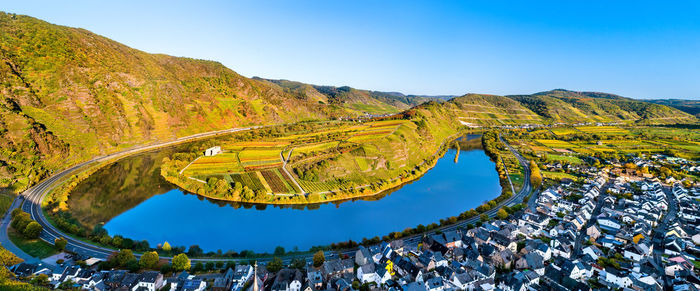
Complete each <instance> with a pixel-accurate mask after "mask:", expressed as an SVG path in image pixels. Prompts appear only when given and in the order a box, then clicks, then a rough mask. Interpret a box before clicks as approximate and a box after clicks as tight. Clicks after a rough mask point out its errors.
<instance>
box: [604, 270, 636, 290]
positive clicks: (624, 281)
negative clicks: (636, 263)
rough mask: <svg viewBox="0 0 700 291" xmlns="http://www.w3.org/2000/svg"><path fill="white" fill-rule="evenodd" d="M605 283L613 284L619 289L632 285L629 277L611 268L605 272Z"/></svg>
mask: <svg viewBox="0 0 700 291" xmlns="http://www.w3.org/2000/svg"><path fill="white" fill-rule="evenodd" d="M605 281H608V282H610V283H612V284H615V285H617V286H619V287H620V288H627V287H629V286H630V285H632V279H630V277H629V275H627V274H626V273H624V272H620V271H618V270H616V269H611V268H608V269H606V270H605Z"/></svg>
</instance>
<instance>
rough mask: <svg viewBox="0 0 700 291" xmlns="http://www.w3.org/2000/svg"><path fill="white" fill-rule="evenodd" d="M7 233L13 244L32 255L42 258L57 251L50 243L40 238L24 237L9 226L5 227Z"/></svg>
mask: <svg viewBox="0 0 700 291" xmlns="http://www.w3.org/2000/svg"><path fill="white" fill-rule="evenodd" d="M7 235H8V236H9V237H10V240H11V241H12V243H13V244H14V245H16V246H17V247H18V248H20V249H21V250H22V251H24V252H25V253H27V254H28V255H30V256H32V257H37V258H41V259H43V258H46V257H49V256H52V255H55V254H57V253H58V250H57V249H56V248H55V247H54V246H53V245H52V244H49V243H47V242H45V241H43V240H40V239H26V238H25V237H24V236H22V235H21V234H19V233H17V231H16V230H14V229H13V228H11V227H10V228H8V229H7Z"/></svg>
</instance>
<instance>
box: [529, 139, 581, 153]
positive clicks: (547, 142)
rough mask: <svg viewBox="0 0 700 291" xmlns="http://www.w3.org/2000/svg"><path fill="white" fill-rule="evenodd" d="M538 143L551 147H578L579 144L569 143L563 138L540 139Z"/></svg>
mask: <svg viewBox="0 0 700 291" xmlns="http://www.w3.org/2000/svg"><path fill="white" fill-rule="evenodd" d="M537 142H538V143H540V144H541V145H543V146H546V147H549V148H551V149H553V150H554V149H576V148H578V147H579V146H577V145H575V144H572V143H569V142H567V141H563V140H556V139H538V140H537Z"/></svg>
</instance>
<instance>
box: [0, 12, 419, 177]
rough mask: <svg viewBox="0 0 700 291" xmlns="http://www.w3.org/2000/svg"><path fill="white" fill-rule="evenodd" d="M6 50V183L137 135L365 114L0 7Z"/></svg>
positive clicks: (1, 50)
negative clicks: (2, 10) (0, 8)
mask: <svg viewBox="0 0 700 291" xmlns="http://www.w3.org/2000/svg"><path fill="white" fill-rule="evenodd" d="M0 58H1V59H2V62H0V80H2V84H1V86H0V92H1V93H2V98H1V100H0V140H1V141H0V147H2V151H1V152H0V187H4V186H7V185H10V184H13V185H15V187H18V188H22V187H23V186H24V185H26V184H28V183H31V182H33V181H36V180H37V179H39V178H40V177H43V176H45V171H46V170H53V169H58V168H61V167H62V166H64V165H66V164H70V163H75V162H78V161H82V160H85V159H87V158H89V157H92V156H96V155H100V154H105V153H107V152H110V151H116V150H118V149H120V148H125V147H129V146H132V145H136V144H143V143H148V142H154V141H161V140H169V139H174V138H177V137H179V136H184V135H189V134H194V133H198V132H206V131H212V130H219V129H225V128H231V127H239V126H245V125H251V124H273V123H284V122H292V121H299V120H311V119H322V118H328V117H334V116H347V115H353V114H359V112H358V111H357V110H356V109H355V108H349V109H346V108H344V107H343V105H344V104H345V103H346V102H344V101H343V100H342V99H343V96H340V97H339V99H340V101H339V102H333V103H331V104H328V103H325V102H318V101H319V98H321V99H322V98H323V97H319V96H315V95H314V94H309V95H301V94H294V92H290V91H289V90H286V89H285V88H284V87H282V86H279V85H275V84H272V83H270V82H267V81H263V80H254V79H250V78H246V77H243V76H241V75H239V74H237V73H235V72H234V71H232V70H230V69H228V68H226V67H224V66H223V65H221V64H220V63H217V62H212V61H204V60H195V59H188V58H178V57H172V56H167V55H160V54H148V53H145V52H142V51H139V50H136V49H132V48H129V47H127V46H125V45H122V44H119V43H117V42H114V41H112V40H110V39H107V38H105V37H102V36H99V35H95V34H93V33H91V32H89V31H86V30H84V29H78V28H70V27H64V26H59V25H53V24H50V23H47V22H44V21H41V20H38V19H35V18H32V17H28V16H19V15H13V14H6V13H0ZM314 90H315V89H314ZM371 98H372V97H371V96H369V97H367V99H368V100H362V101H363V102H365V101H366V102H367V103H368V104H376V106H379V107H381V108H382V110H383V112H399V111H400V110H402V109H405V108H407V105H404V104H398V105H400V106H399V107H397V108H394V107H392V106H393V105H391V104H385V103H383V102H381V101H378V100H372V99H371ZM35 172H36V173H35ZM17 173H23V174H24V175H21V176H22V177H19V176H20V175H17Z"/></svg>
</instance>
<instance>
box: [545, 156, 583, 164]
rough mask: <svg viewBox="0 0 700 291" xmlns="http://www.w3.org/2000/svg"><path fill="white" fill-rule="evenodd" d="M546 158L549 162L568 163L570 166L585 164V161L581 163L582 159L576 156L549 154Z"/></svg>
mask: <svg viewBox="0 0 700 291" xmlns="http://www.w3.org/2000/svg"><path fill="white" fill-rule="evenodd" d="M546 157H547V160H549V161H556V162H568V163H570V164H575V165H580V164H582V163H583V161H581V159H579V158H577V157H575V156H564V155H554V154H547V156H546Z"/></svg>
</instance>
